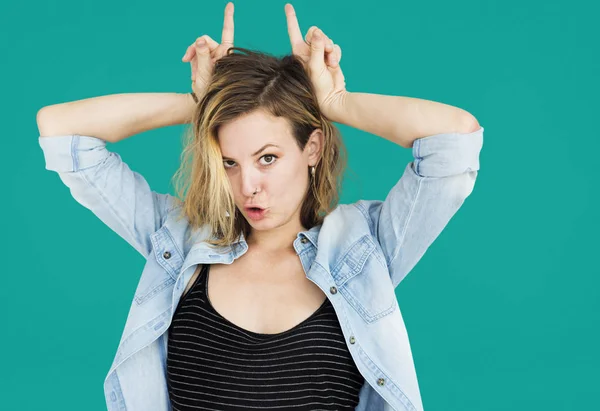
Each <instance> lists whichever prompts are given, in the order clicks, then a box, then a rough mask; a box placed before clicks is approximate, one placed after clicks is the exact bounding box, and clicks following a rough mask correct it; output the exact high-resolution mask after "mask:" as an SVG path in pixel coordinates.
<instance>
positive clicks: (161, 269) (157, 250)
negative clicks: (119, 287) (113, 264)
mask: <svg viewBox="0 0 600 411" xmlns="http://www.w3.org/2000/svg"><path fill="white" fill-rule="evenodd" d="M150 239H151V241H152V252H151V253H150V255H149V256H148V259H147V261H146V265H145V266H144V271H143V272H142V277H141V278H140V282H139V284H138V287H137V289H136V292H135V297H134V299H135V302H136V303H137V304H138V305H142V304H144V303H146V302H147V301H149V300H151V299H152V298H154V297H156V296H157V295H158V294H160V293H161V292H163V291H165V290H168V289H171V288H172V287H173V285H174V284H175V280H176V279H177V275H178V274H179V271H180V270H181V266H182V265H183V260H184V258H183V254H182V253H181V251H180V250H179V248H178V247H177V245H176V244H175V241H173V237H172V236H171V233H170V232H169V229H168V228H167V227H166V226H163V227H161V228H160V229H159V230H157V231H156V232H154V233H153V234H151V235H150Z"/></svg>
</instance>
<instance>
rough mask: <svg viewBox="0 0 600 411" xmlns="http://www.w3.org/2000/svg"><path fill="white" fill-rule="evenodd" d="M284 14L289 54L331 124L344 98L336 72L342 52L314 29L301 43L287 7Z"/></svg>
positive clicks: (293, 15) (343, 87) (341, 77)
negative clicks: (299, 65) (298, 63)
mask: <svg viewBox="0 0 600 411" xmlns="http://www.w3.org/2000/svg"><path fill="white" fill-rule="evenodd" d="M285 14H286V18H287V26H288V34H289V36H290V42H291V44H292V52H293V54H295V55H296V56H298V57H299V58H300V60H302V62H303V63H304V66H305V67H306V68H307V71H308V73H309V76H310V79H311V81H312V84H313V86H314V88H315V94H316V96H317V101H318V103H319V108H320V109H321V112H322V113H323V114H324V115H325V117H327V118H329V119H330V120H334V119H335V113H336V112H337V111H338V110H340V109H341V107H342V105H343V101H344V97H345V95H346V82H345V80H344V74H343V73H342V69H341V68H340V60H341V59H342V49H341V48H340V46H339V45H337V44H334V43H333V41H332V40H331V39H329V37H328V36H327V35H325V33H323V31H322V30H321V29H319V28H318V27H316V26H313V27H311V28H310V29H309V30H308V32H307V33H306V38H305V39H303V38H302V32H301V31H300V26H299V24H298V19H297V18H296V12H295V11H294V7H293V6H292V5H291V4H286V5H285ZM334 121H335V120H334Z"/></svg>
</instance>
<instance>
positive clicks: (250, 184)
mask: <svg viewBox="0 0 600 411" xmlns="http://www.w3.org/2000/svg"><path fill="white" fill-rule="evenodd" d="M259 184H260V176H259V175H258V173H256V172H255V171H254V170H245V171H242V194H243V195H244V196H246V197H252V194H254V192H255V191H256V190H259V189H260V187H259Z"/></svg>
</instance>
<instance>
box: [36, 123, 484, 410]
mask: <svg viewBox="0 0 600 411" xmlns="http://www.w3.org/2000/svg"><path fill="white" fill-rule="evenodd" d="M39 144H40V146H41V147H42V149H43V152H44V158H45V162H46V169H47V170H53V171H56V172H57V173H58V175H59V176H60V179H61V180H62V182H63V183H64V184H66V185H67V186H68V187H69V189H70V191H71V194H72V196H73V198H75V200H76V201H77V202H79V203H80V204H81V205H83V206H84V207H86V208H88V209H89V210H91V211H92V212H93V213H94V214H95V215H96V216H97V217H98V218H100V219H101V220H102V221H103V222H104V223H105V224H106V225H107V226H109V227H110V228H111V229H112V230H114V231H115V232H116V233H117V234H118V235H120V236H121V237H122V238H123V239H125V240H126V241H127V242H128V243H129V244H130V245H131V246H133V247H134V248H135V249H136V250H137V251H139V252H140V253H141V254H142V255H143V256H144V257H145V258H146V260H147V261H146V264H145V266H144V269H143V272H142V275H141V278H140V282H139V284H138V287H137V289H136V291H135V295H134V297H133V301H132V303H131V308H130V310H129V315H128V317H127V321H126V324H125V329H124V330H123V333H122V337H121V341H120V343H119V346H118V349H117V352H116V355H115V358H114V361H113V363H112V366H111V367H110V369H109V371H108V374H107V376H106V379H105V381H104V394H105V398H106V404H107V406H108V410H109V411H117V410H119V411H125V410H127V411H167V410H171V406H170V403H169V396H168V390H167V385H166V384H167V382H166V353H167V336H168V333H167V330H168V327H169V325H170V324H171V319H172V316H173V312H174V310H175V308H176V307H177V304H178V302H179V299H180V298H181V295H182V293H183V290H184V288H185V286H186V284H187V283H188V281H189V280H190V278H191V276H192V274H193V272H194V270H195V268H196V266H197V265H198V264H207V263H210V264H219V263H222V264H231V263H232V262H233V261H234V260H235V259H236V258H238V257H240V256H241V255H243V254H244V253H245V252H246V251H247V249H248V246H247V244H246V241H245V240H244V238H243V237H242V238H240V240H239V241H238V242H236V243H235V244H232V245H231V246H228V247H222V248H221V249H218V250H215V249H212V248H210V247H209V246H208V245H207V243H206V242H205V241H203V240H206V239H207V238H209V231H208V229H207V228H206V227H203V228H200V229H196V230H192V229H191V226H190V225H189V224H188V222H187V220H186V219H185V218H183V217H182V215H181V214H180V211H181V204H180V202H179V201H177V200H176V198H175V197H173V196H171V195H169V194H159V193H156V192H154V191H152V190H151V188H150V187H149V185H148V183H147V181H146V180H145V179H144V177H142V176H141V175H140V174H139V173H136V172H134V171H132V170H131V169H130V168H129V167H128V166H127V164H126V163H124V162H123V161H122V159H121V157H120V156H119V154H117V153H114V152H111V151H109V150H107V148H106V142H105V141H104V140H101V139H99V138H96V137H92V136H83V135H77V134H74V135H60V136H52V137H43V136H40V137H39ZM482 145H483V127H480V128H479V130H477V131H475V132H472V133H444V134H436V135H432V136H427V137H424V138H420V139H417V140H416V141H415V142H414V145H413V148H412V153H413V157H414V160H413V161H411V162H409V163H408V164H407V165H406V167H405V169H404V172H403V175H402V176H401V178H400V180H399V181H398V182H397V183H396V185H395V186H394V187H393V188H392V189H391V190H390V192H389V194H388V195H387V197H386V199H385V200H384V201H365V200H360V201H358V202H356V203H354V204H340V205H339V206H338V207H337V208H336V209H335V210H334V211H332V212H331V213H330V214H329V215H328V216H327V217H326V218H325V220H324V222H323V224H322V225H320V226H316V227H313V228H311V229H310V230H308V231H304V232H300V233H298V235H297V238H296V239H295V241H294V244H293V245H294V248H295V250H296V252H297V254H298V257H299V258H300V261H301V262H302V266H303V268H304V271H305V273H306V277H307V278H308V279H309V280H311V281H313V282H314V283H315V284H316V285H317V286H319V288H321V290H323V292H324V293H325V294H326V295H327V297H328V298H329V299H330V301H331V304H332V305H333V307H334V309H335V312H336V314H337V316H338V319H339V322H340V325H341V328H342V331H343V334H344V336H345V337H346V342H347V346H348V349H349V350H350V353H351V355H352V357H353V359H354V361H355V363H356V365H357V368H358V369H359V371H360V372H361V374H362V375H363V376H364V378H365V384H364V386H363V387H362V388H361V390H360V393H359V397H360V402H359V404H358V406H357V407H356V410H361V411H363V410H368V411H379V410H382V411H391V410H402V411H422V410H423V404H422V400H421V395H420V392H419V386H418V381H417V375H416V371H415V366H414V362H413V357H412V353H411V348H410V343H409V338H408V334H407V331H406V327H405V325H404V320H403V318H402V314H401V312H400V307H399V306H398V302H397V300H396V295H395V293H394V289H395V287H396V286H398V284H399V283H400V282H401V281H402V279H404V277H406V275H407V274H408V273H409V272H410V271H411V269H412V268H413V267H414V266H415V264H416V263H417V262H418V261H419V259H420V258H421V257H422V256H423V254H424V253H425V251H426V250H427V248H428V247H429V246H430V245H431V243H432V242H433V241H434V240H435V238H437V236H438V235H439V234H440V232H441V231H442V230H443V228H444V227H445V226H446V224H447V223H448V221H449V220H450V218H452V216H453V215H454V214H455V213H456V211H457V210H458V209H459V208H460V206H461V205H462V204H463V202H464V200H465V199H466V198H467V196H469V195H470V194H471V192H472V190H473V187H474V184H475V179H476V177H477V170H479V154H480V151H481V148H482Z"/></svg>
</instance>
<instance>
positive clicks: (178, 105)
mask: <svg viewBox="0 0 600 411" xmlns="http://www.w3.org/2000/svg"><path fill="white" fill-rule="evenodd" d="M285 11H286V15H287V22H288V31H289V36H290V40H291V44H292V51H293V54H292V55H291V56H286V57H284V58H281V59H278V58H275V57H272V56H269V55H266V54H263V53H257V52H252V51H250V50H245V49H238V48H235V49H232V47H233V4H231V3H229V4H228V5H227V6H226V9H225V23H224V28H223V36H222V41H221V44H218V43H216V42H215V41H214V40H212V39H211V38H210V37H208V36H206V35H205V36H202V37H201V38H200V39H199V40H204V44H201V43H202V42H200V44H198V43H195V44H193V45H192V46H190V47H189V48H188V50H187V51H186V54H185V55H184V57H183V61H186V62H187V61H189V62H190V63H191V66H192V79H193V85H192V88H193V90H194V94H193V95H185V96H183V98H182V96H181V95H171V94H169V95H157V94H150V95H142V96H143V97H142V96H140V95H114V96H104V97H98V98H94V99H87V100H84V101H81V102H75V103H68V104H62V105H55V106H50V107H46V108H44V109H43V110H41V111H40V113H39V114H38V126H39V128H40V134H41V136H40V139H39V142H40V145H41V147H42V148H43V149H44V155H45V158H46V168H47V169H49V170H54V171H57V172H58V173H59V175H60V177H61V179H62V181H63V182H64V183H65V184H66V185H67V186H68V187H69V188H70V190H71V193H72V195H73V197H74V198H75V199H76V200H77V201H78V202H80V203H81V204H82V205H84V206H85V207H87V208H89V209H90V210H91V211H93V212H94V213H95V214H96V215H97V216H98V217H99V218H100V219H102V221H104V222H105V223H106V224H107V225H108V226H109V227H111V228H112V229H113V230H114V231H116V232H117V233H118V234H119V235H120V236H121V237H123V238H124V239H125V240H126V241H128V242H129V243H130V244H131V245H132V246H133V247H134V248H136V249H137V250H138V251H139V252H140V253H141V254H142V255H144V257H145V258H146V259H147V263H146V266H145V267H144V271H143V273H142V277H141V279H140V283H139V285H138V288H137V290H136V293H135V297H134V301H133V303H132V306H131V310H130V312H129V316H128V318H127V323H126V325H125V329H124V331H123V335H122V338H121V342H120V344H119V348H118V350H117V354H116V356H115V359H114V362H113V365H112V367H111V369H110V370H109V373H108V375H107V377H106V380H105V384H104V390H105V395H106V401H107V406H108V409H109V410H130V411H131V410H159V411H160V410H169V409H174V410H175V409H176V410H188V409H209V410H232V409H235V410H245V409H273V410H285V409H294V410H304V409H306V410H315V409H321V410H333V409H335V410H339V409H348V410H351V409H356V410H422V409H423V405H422V401H421V397H420V393H419V388H418V383H417V378H416V373H415V370H414V365H413V360H412V354H411V351H410V345H409V341H408V336H407V334H406V328H405V326H404V323H403V320H402V316H401V313H400V310H399V307H398V304H397V300H396V297H395V293H394V289H395V287H396V286H397V285H398V284H399V283H400V281H401V280H402V279H403V278H404V277H405V276H406V275H407V274H408V272H409V271H410V270H411V269H412V268H413V267H414V265H415V264H416V263H417V261H418V260H419V259H420V258H421V256H422V255H423V253H424V252H425V251H426V249H427V248H428V247H429V245H430V244H431V243H432V242H433V240H434V239H435V238H436V237H437V236H438V235H439V233H440V232H441V230H442V229H443V228H444V227H445V225H446V224H447V222H448V221H449V219H450V218H451V217H452V216H453V215H454V213H455V212H456V211H457V210H458V208H459V207H460V206H461V205H462V203H463V201H464V200H465V198H466V197H467V196H468V195H469V194H470V193H471V192H472V190H473V187H474V183H475V179H476V176H477V170H478V169H479V152H480V150H481V147H482V141H483V140H482V138H483V128H482V127H480V126H479V124H478V123H477V121H476V120H475V119H474V117H473V116H472V115H470V114H469V113H467V112H465V111H464V110H461V109H458V108H455V107H451V106H447V105H444V104H440V103H435V102H430V101H425V100H418V99H410V98H405V97H394V96H381V95H375V94H366V93H351V92H348V91H347V90H346V89H345V83H344V76H343V74H342V71H341V68H340V65H339V62H340V59H341V49H340V48H339V46H337V45H335V44H334V43H333V42H332V41H331V40H330V39H329V38H328V37H327V36H326V35H325V34H324V33H323V32H322V31H321V30H320V29H318V28H316V27H312V28H311V29H310V30H309V31H308V32H307V34H306V36H305V38H304V39H303V38H302V35H301V32H300V29H299V26H298V21H297V19H296V16H295V13H294V9H293V7H292V6H291V5H289V4H288V5H286V6H285ZM236 51H237V52H236ZM192 97H194V98H195V99H196V100H197V104H196V102H195V101H194V100H192ZM86 118H88V119H89V118H93V119H94V121H93V122H92V121H88V122H86V121H85V119H86ZM190 118H191V123H192V125H193V127H192V131H193V133H191V134H190V135H189V137H190V141H189V142H188V144H187V146H186V149H185V154H186V156H187V157H186V158H187V160H189V161H183V162H182V167H181V169H180V170H179V172H178V177H179V178H180V180H179V183H180V185H181V186H180V187H179V190H178V191H179V193H178V194H179V197H180V198H175V197H173V196H170V195H168V194H158V193H156V192H154V191H152V190H151V189H150V188H149V186H148V184H147V182H146V180H145V179H144V178H143V177H142V176H141V175H139V174H137V173H135V172H133V171H131V170H130V169H129V168H128V167H127V165H126V164H125V163H124V162H123V161H122V160H121V158H120V156H119V155H118V154H116V153H112V152H110V151H108V150H106V141H109V142H116V141H119V140H121V139H123V138H126V137H129V136H131V135H133V134H137V133H139V132H142V131H145V130H148V129H150V128H156V127H163V126H166V125H172V124H182V123H186V122H190ZM132 119H135V121H134V120H132ZM332 121H335V122H339V123H344V124H347V125H350V126H353V127H357V128H359V129H362V130H365V131H367V132H369V133H372V134H376V135H379V136H381V137H383V138H386V139H388V140H390V141H392V142H395V143H397V144H399V145H401V146H402V147H406V148H412V150H413V154H414V155H415V160H414V161H412V162H411V163H409V164H408V165H407V166H406V167H405V169H404V173H403V175H402V177H401V178H400V180H399V182H398V183H397V184H396V185H395V186H394V187H393V188H392V189H391V191H390V193H389V194H388V196H387V198H386V199H385V201H365V200H361V201H358V202H356V203H354V204H349V205H337V200H338V189H339V181H340V178H341V174H342V172H343V169H344V155H343V153H344V151H343V145H342V142H341V140H340V138H339V133H338V131H337V129H336V127H335V126H334V125H333V124H332ZM67 129H68V130H69V131H66V130H67ZM70 130H77V131H78V133H80V134H72V131H70ZM188 162H189V164H188Z"/></svg>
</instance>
